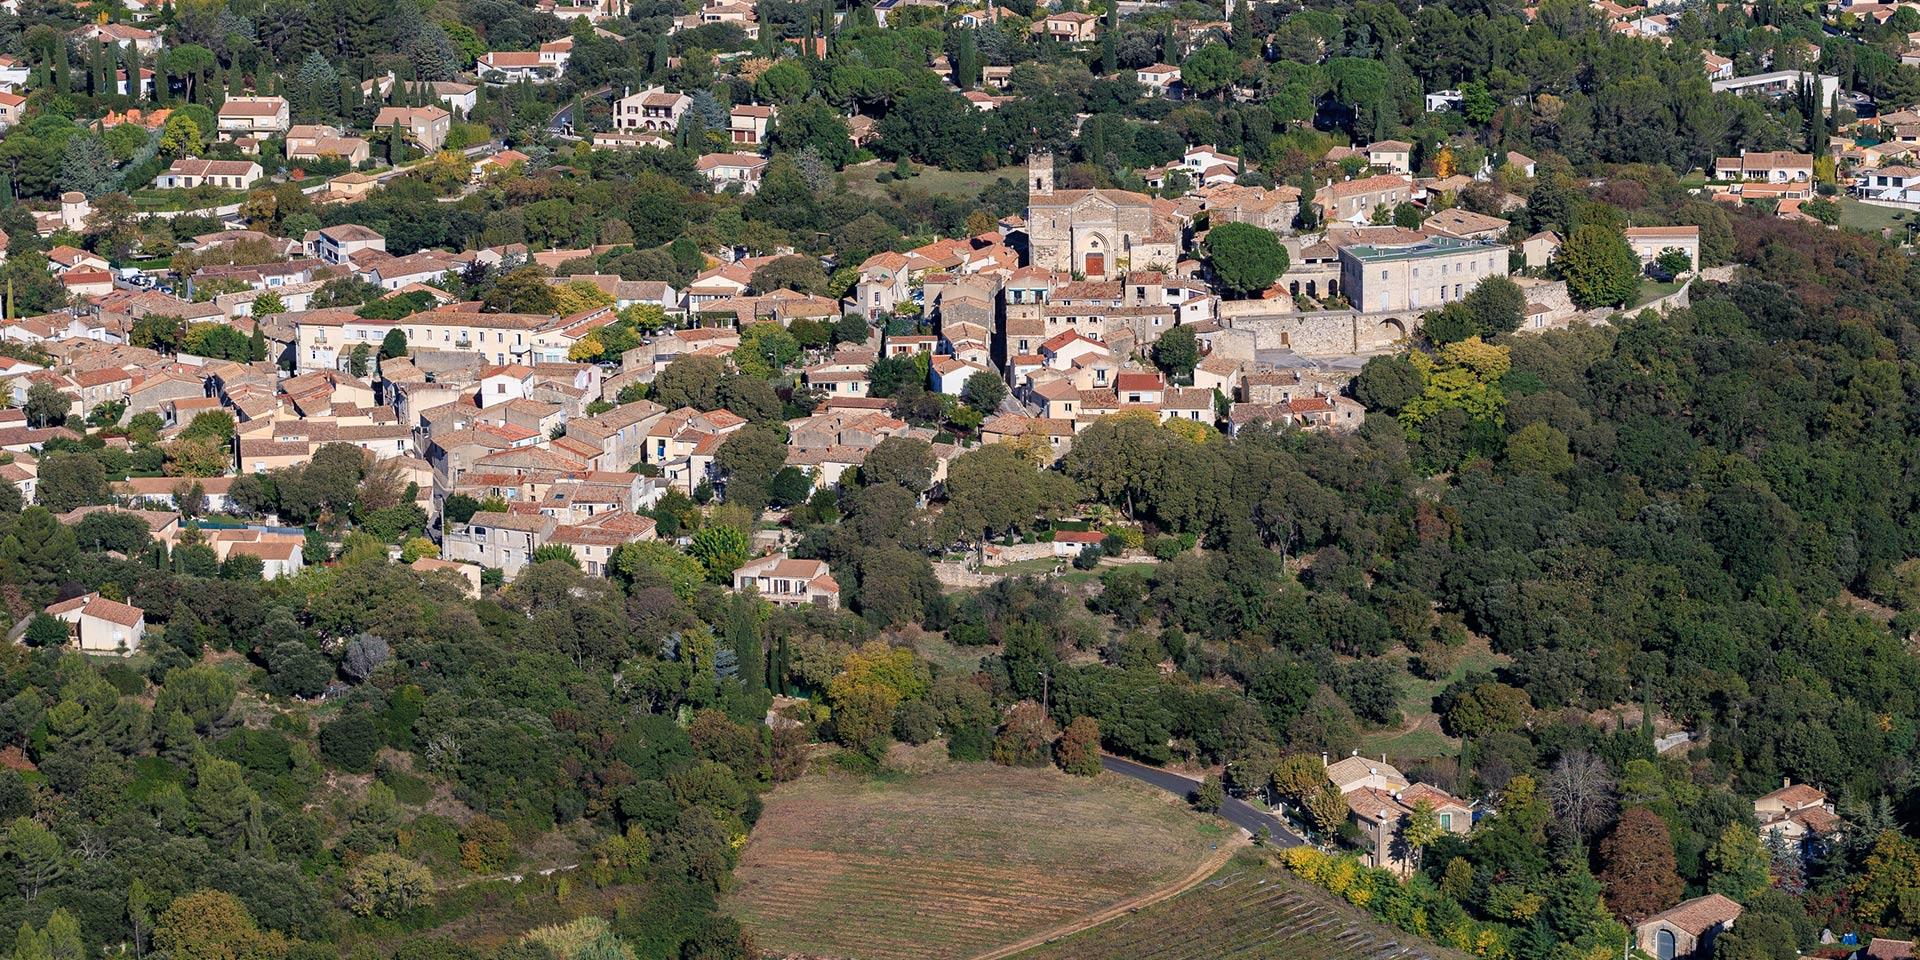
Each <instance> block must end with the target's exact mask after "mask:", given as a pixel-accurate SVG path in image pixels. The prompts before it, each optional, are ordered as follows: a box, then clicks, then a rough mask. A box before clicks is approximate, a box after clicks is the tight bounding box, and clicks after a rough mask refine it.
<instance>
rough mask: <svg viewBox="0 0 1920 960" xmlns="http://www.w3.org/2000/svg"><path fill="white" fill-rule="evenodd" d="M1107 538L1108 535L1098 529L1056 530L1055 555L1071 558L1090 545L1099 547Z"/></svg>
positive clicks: (1054, 534)
mask: <svg viewBox="0 0 1920 960" xmlns="http://www.w3.org/2000/svg"><path fill="white" fill-rule="evenodd" d="M1105 539H1107V535H1106V534H1104V533H1101V532H1100V531H1098V530H1056V531H1054V533H1053V555H1054V556H1056V557H1060V558H1061V559H1065V560H1071V559H1073V558H1074V557H1077V556H1079V555H1080V551H1082V550H1085V549H1087V548H1088V547H1097V546H1099V545H1100V542H1101V541H1103V540H1105Z"/></svg>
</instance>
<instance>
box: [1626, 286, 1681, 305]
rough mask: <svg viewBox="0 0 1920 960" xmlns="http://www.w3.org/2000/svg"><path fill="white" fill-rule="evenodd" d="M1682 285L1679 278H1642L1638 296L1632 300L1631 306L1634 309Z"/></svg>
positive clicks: (1676, 289)
mask: <svg viewBox="0 0 1920 960" xmlns="http://www.w3.org/2000/svg"><path fill="white" fill-rule="evenodd" d="M1682 285H1683V284H1682V282H1681V281H1679V280H1642V281H1640V297H1639V298H1638V299H1636V300H1634V301H1633V307H1634V309H1639V308H1640V307H1644V306H1646V305H1647V304H1649V303H1652V302H1654V301H1655V300H1658V299H1660V298H1661V297H1665V296H1670V295H1672V294H1673V293H1675V292H1677V291H1678V290H1679V289H1680V287H1681V286H1682Z"/></svg>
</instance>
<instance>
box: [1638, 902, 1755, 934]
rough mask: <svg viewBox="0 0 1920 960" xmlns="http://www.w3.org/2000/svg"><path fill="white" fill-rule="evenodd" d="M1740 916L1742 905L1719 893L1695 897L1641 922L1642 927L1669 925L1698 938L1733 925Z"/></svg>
mask: <svg viewBox="0 0 1920 960" xmlns="http://www.w3.org/2000/svg"><path fill="white" fill-rule="evenodd" d="M1739 916H1740V905H1739V904H1738V903H1735V902H1733V901H1732V900H1730V899H1728V898H1726V897H1723V896H1721V895H1720V894H1717V893H1709V894H1707V895H1706V896H1704V897H1695V898H1693V899H1692V900H1688V901H1686V902H1684V903H1681V904H1679V905H1677V906H1674V907H1673V908H1671V909H1668V910H1662V911H1661V912H1659V913H1656V914H1654V915H1653V916H1651V917H1648V918H1647V919H1645V920H1642V921H1640V926H1643V927H1644V926H1647V925H1648V924H1653V923H1668V924H1672V925H1673V926H1675V927H1677V928H1679V929H1681V930H1684V931H1686V932H1688V933H1690V934H1693V935H1694V936H1696V937H1698V936H1700V935H1701V934H1704V933H1706V932H1707V931H1708V930H1711V929H1713V928H1714V927H1717V926H1719V925H1720V924H1723V923H1731V922H1733V921H1734V920H1736V919H1738V918H1739Z"/></svg>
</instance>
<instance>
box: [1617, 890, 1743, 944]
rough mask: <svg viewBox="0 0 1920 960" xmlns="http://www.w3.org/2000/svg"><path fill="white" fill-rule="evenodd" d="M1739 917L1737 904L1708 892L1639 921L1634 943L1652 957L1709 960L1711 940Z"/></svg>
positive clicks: (1634, 929)
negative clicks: (1703, 958)
mask: <svg viewBox="0 0 1920 960" xmlns="http://www.w3.org/2000/svg"><path fill="white" fill-rule="evenodd" d="M1739 918H1740V905H1739V904H1737V903H1735V902H1733V901H1732V900H1729V899H1727V898H1726V897H1723V896H1721V895H1720V894H1717V893H1710V894H1707V895H1706V896H1704V897H1695V898H1694V899H1692V900H1688V901H1685V902H1683V903H1681V904H1679V905H1677V906H1674V907H1672V908H1670V909H1667V910H1663V911H1661V912H1659V913H1656V914H1654V915H1653V916H1651V917H1648V918H1647V919H1645V920H1642V921H1640V923H1639V924H1638V925H1637V926H1635V927H1634V928H1633V937H1634V944H1635V946H1637V947H1639V948H1640V949H1641V950H1642V951H1645V952H1646V954H1647V955H1648V956H1652V957H1661V958H1681V957H1709V956H1712V955H1713V941H1714V939H1715V938H1717V937H1719V936H1720V934H1722V933H1724V932H1726V931H1727V930H1728V929H1729V928H1731V927H1732V926H1733V922H1734V921H1735V920H1738V919H1739Z"/></svg>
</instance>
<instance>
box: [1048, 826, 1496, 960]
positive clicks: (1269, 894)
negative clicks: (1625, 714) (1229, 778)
mask: <svg viewBox="0 0 1920 960" xmlns="http://www.w3.org/2000/svg"><path fill="white" fill-rule="evenodd" d="M1116 957H1126V958H1128V960H1467V958H1466V957H1465V956H1464V955H1463V954H1460V953H1457V952H1455V951H1452V950H1447V949H1444V948H1442V947H1439V946H1437V945H1435V944H1432V943H1428V942H1425V941H1422V940H1420V939H1419V938H1417V937H1414V936H1413V935H1412V934H1408V933H1402V932H1401V931H1399V930H1395V929H1393V928H1391V927H1388V926H1386V925H1384V924H1381V923H1379V922H1378V921H1376V920H1374V919H1373V918H1371V917H1369V916H1367V915H1366V914H1365V913H1363V912H1362V911H1360V910H1359V909H1357V908H1355V907H1352V906H1350V905H1348V904H1346V903H1343V902H1340V901H1338V900H1335V899H1333V898H1332V897H1329V896H1328V895H1327V894H1326V893H1325V892H1324V891H1321V890H1317V889H1315V888H1313V887H1311V886H1308V885H1307V884H1305V883H1302V882H1301V881H1300V880H1299V879H1297V878H1295V877H1294V876H1292V875H1291V874H1288V873H1287V872H1286V871H1285V870H1282V869H1280V868H1279V867H1275V866H1269V865H1267V864H1266V863H1265V857H1264V856H1263V855H1262V854H1260V853H1259V852H1257V851H1248V852H1244V853H1241V854H1240V855H1238V856H1236V857H1234V859H1233V862H1232V863H1229V864H1228V865H1227V866H1226V867H1223V868H1222V869H1221V870H1220V872H1219V873H1216V874H1214V875H1213V877H1212V878H1211V879H1209V880H1208V881H1207V882H1206V883H1203V884H1201V885H1199V886H1197V887H1194V888H1193V889H1191V890H1187V891H1185V892H1184V893H1181V894H1180V895H1178V896H1175V897H1169V898H1168V899H1166V900H1162V901H1160V902H1158V903H1155V904H1152V905H1150V906H1146V907H1142V908H1141V909H1140V910H1139V911H1138V912H1136V913H1131V914H1127V915H1125V916H1122V917H1119V918H1116V919H1114V920H1110V921H1108V922H1106V923H1103V924H1100V925H1098V926H1095V927H1092V928H1090V929H1088V930H1085V931H1083V932H1081V933H1076V934H1074V935H1072V936H1069V937H1062V938H1061V939H1060V940H1058V941H1056V942H1054V943H1049V944H1046V945H1044V946H1040V947H1036V948H1034V949H1032V950H1029V951H1026V952H1024V953H1021V954H1019V955H1018V956H1017V958H1016V960H1112V958H1116Z"/></svg>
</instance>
